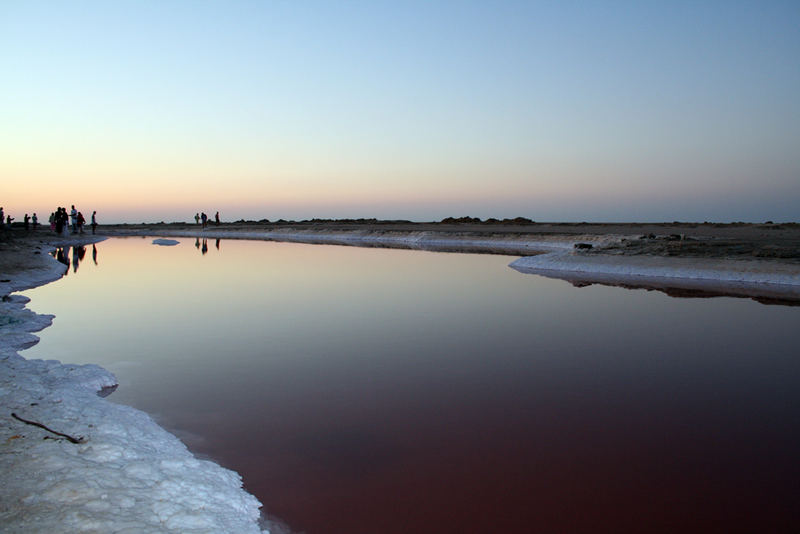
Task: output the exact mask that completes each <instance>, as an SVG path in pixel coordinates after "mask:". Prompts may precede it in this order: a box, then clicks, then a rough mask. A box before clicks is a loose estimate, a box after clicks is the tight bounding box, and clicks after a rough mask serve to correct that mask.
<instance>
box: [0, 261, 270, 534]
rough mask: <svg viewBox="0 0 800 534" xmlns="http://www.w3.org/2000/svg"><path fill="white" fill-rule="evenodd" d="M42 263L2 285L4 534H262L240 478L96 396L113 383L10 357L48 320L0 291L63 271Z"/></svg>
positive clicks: (108, 377) (85, 369)
mask: <svg viewBox="0 0 800 534" xmlns="http://www.w3.org/2000/svg"><path fill="white" fill-rule="evenodd" d="M47 257H48V258H50V257H49V256H47ZM50 260H52V261H45V262H44V264H45V265H43V266H42V268H40V269H34V270H31V271H28V272H26V273H24V274H23V275H21V276H16V277H14V278H13V279H12V280H10V281H9V282H5V286H4V288H3V290H4V293H3V295H4V298H3V300H2V302H0V407H2V417H0V421H2V422H0V447H1V449H0V450H1V451H2V454H0V470H1V471H2V472H3V482H4V483H3V484H2V485H0V502H2V507H0V525H2V530H3V531H4V532H118V533H156V532H160V533H163V532H174V533H187V534H188V533H197V534H200V533H203V534H212V533H220V532H236V533H245V534H247V533H253V534H257V533H258V534H260V533H262V532H269V531H268V530H263V531H262V529H261V527H260V526H259V519H260V512H259V508H260V506H261V504H260V503H259V502H258V500H257V499H256V498H255V497H254V496H252V495H250V494H249V493H247V492H245V491H244V490H243V489H242V480H241V477H240V476H239V474H237V473H235V472H233V471H230V470H228V469H224V468H222V467H221V466H219V465H217V464H216V463H214V462H210V461H206V460H199V459H197V458H195V457H194V455H193V454H192V453H191V452H190V451H189V450H188V449H187V448H186V446H185V445H184V444H183V443H182V442H181V441H180V440H179V439H178V438H176V437H175V436H174V435H172V434H170V433H169V432H167V431H166V430H164V429H163V428H161V427H160V426H159V425H157V424H156V423H155V421H153V419H152V418H150V416H149V415H147V414H146V413H144V412H142V411H139V410H136V409H134V408H131V407H128V406H122V405H119V404H114V403H112V402H109V401H107V400H105V399H103V398H101V397H99V396H98V394H97V393H98V392H99V391H101V390H103V389H104V388H108V387H113V386H114V385H115V384H116V378H115V377H114V376H113V375H112V374H111V373H110V372H108V371H106V370H105V369H103V368H101V367H99V366H97V365H91V364H90V365H69V364H62V363H61V362H59V361H56V360H46V361H45V360H27V359H25V358H23V357H22V356H20V355H19V351H21V350H23V349H25V348H27V347H29V346H31V345H32V344H34V343H36V342H37V341H38V338H37V337H36V336H34V335H33V334H32V332H36V331H39V330H41V329H42V328H45V327H47V326H48V325H50V323H51V321H52V319H53V316H52V315H40V314H36V313H34V312H32V311H31V310H28V309H26V308H25V305H26V304H27V303H28V302H29V299H28V298H27V297H25V296H22V295H8V292H7V290H8V289H11V290H12V291H18V290H22V289H26V288H31V287H35V286H37V285H41V284H44V283H47V282H48V281H52V280H56V279H58V278H60V277H61V276H62V275H63V272H64V271H65V270H66V266H65V265H63V264H61V263H59V262H57V261H56V260H55V259H53V258H50ZM11 414H14V416H12V415H11ZM25 421H30V422H36V423H40V424H42V425H45V426H46V427H47V429H45V428H42V427H39V426H34V425H31V424H28V423H26V422H25ZM56 432H57V433H56ZM65 435H66V436H70V437H71V438H73V439H74V440H75V441H78V443H73V442H71V441H69V440H68V439H67V438H66V437H64V436H65Z"/></svg>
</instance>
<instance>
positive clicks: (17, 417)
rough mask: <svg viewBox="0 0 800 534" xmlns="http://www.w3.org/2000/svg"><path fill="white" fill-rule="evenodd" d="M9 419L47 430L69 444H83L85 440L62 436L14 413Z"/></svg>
mask: <svg viewBox="0 0 800 534" xmlns="http://www.w3.org/2000/svg"><path fill="white" fill-rule="evenodd" d="M11 417H13V418H14V419H16V420H17V421H22V422H23V423H25V424H26V425H33V426H38V427H39V428H43V429H44V430H47V431H48V432H50V433H51V434H55V435H56V436H61V437H62V438H64V439H66V440H67V441H69V442H70V443H83V442H84V441H85V439H84V438H82V437H81V438H73V437H72V436H70V435H69V434H63V433H61V432H56V431H55V430H53V429H52V428H47V427H46V426H44V425H43V424H42V423H37V422H36V421H28V420H27V419H23V418H22V417H20V416H18V415H17V414H15V413H12V414H11Z"/></svg>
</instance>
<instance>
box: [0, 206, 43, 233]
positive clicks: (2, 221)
mask: <svg viewBox="0 0 800 534" xmlns="http://www.w3.org/2000/svg"><path fill="white" fill-rule="evenodd" d="M15 220H16V219H15V218H14V217H12V216H11V215H6V214H5V213H4V212H3V208H2V207H0V229H5V227H6V226H8V227H9V228H11V222H12V221H15ZM23 221H24V223H25V231H26V232H27V231H28V230H30V228H31V222H32V223H33V229H34V231H35V230H36V227H37V226H39V217H37V216H36V214H35V213H34V214H33V217H31V216H30V215H28V214H27V213H26V214H25V217H24V218H23Z"/></svg>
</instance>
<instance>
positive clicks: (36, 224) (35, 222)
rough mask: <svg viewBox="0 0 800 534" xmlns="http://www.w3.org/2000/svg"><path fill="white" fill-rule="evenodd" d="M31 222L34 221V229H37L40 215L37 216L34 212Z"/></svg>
mask: <svg viewBox="0 0 800 534" xmlns="http://www.w3.org/2000/svg"><path fill="white" fill-rule="evenodd" d="M31 222H33V231H34V232H35V231H36V227H37V226H39V217H37V216H36V213H34V214H33V217H31Z"/></svg>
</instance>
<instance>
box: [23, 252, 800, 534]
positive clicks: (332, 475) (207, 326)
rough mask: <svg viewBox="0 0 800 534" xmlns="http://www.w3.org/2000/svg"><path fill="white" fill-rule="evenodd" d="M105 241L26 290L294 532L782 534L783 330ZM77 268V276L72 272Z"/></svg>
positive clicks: (404, 256)
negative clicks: (59, 274)
mask: <svg viewBox="0 0 800 534" xmlns="http://www.w3.org/2000/svg"><path fill="white" fill-rule="evenodd" d="M151 241H152V240H151V239H150V238H148V239H139V238H129V239H113V240H109V241H105V242H102V243H99V244H98V245H96V250H94V251H93V250H92V246H91V245H90V246H89V247H87V249H85V252H84V254H83V259H82V260H81V261H80V263H79V264H78V265H77V270H74V267H75V265H74V261H73V260H74V258H75V254H76V252H77V251H72V250H70V251H69V252H70V260H69V261H70V271H69V274H68V275H67V276H66V277H65V278H64V279H63V280H61V281H58V282H56V283H53V284H49V285H47V286H44V287H41V288H38V289H35V290H31V291H27V292H26V294H27V295H28V296H30V297H31V298H32V299H33V301H32V302H31V305H30V306H31V308H32V309H34V310H35V311H37V312H40V313H53V314H55V315H56V319H55V321H54V325H53V326H52V327H51V328H49V329H47V330H45V331H43V332H42V333H41V342H40V343H39V345H38V346H36V347H34V348H32V349H30V350H28V351H26V352H24V353H23V355H25V356H26V357H28V358H48V359H54V358H55V359H60V360H62V361H65V362H73V363H98V364H100V365H102V366H104V367H106V368H107V369H109V370H111V371H112V372H114V373H115V374H116V375H117V377H118V379H119V382H120V387H119V389H118V390H117V391H116V392H115V393H114V394H113V395H111V397H109V400H112V401H115V402H120V403H124V404H130V405H133V406H135V407H137V408H140V409H142V410H145V411H147V412H149V413H150V414H152V415H153V416H154V417H155V419H156V420H157V421H158V422H159V423H160V424H161V425H162V426H164V427H166V428H167V429H169V430H170V431H172V432H173V433H175V434H177V435H178V436H179V437H181V439H183V440H184V442H185V443H186V444H187V445H188V446H189V447H190V448H191V449H192V450H193V451H195V452H196V453H198V454H201V455H207V456H210V457H212V458H214V459H215V460H217V461H218V462H220V463H221V464H223V465H224V466H226V467H229V468H231V469H235V470H236V471H238V472H239V473H241V474H242V475H243V477H244V482H245V487H246V488H247V489H248V490H249V491H250V492H252V493H254V494H255V495H256V496H257V497H258V498H259V499H260V500H261V501H262V502H263V503H264V506H265V508H266V509H267V511H268V513H269V514H271V515H274V516H277V517H279V518H281V519H283V520H284V521H285V522H286V523H287V524H288V525H289V526H290V527H291V528H292V529H293V530H294V531H305V532H307V533H308V534H338V533H348V534H360V533H364V534H366V533H370V534H374V533H378V534H391V533H401V532H402V533H409V532H426V533H427V532H435V533H450V532H452V533H472V532H498V533H500V532H502V533H517V532H519V533H522V532H525V533H528V532H710V531H713V532H723V531H724V532H733V531H760V532H782V531H787V532H788V531H791V530H795V531H796V529H797V528H798V527H800V507H799V506H798V502H800V500H798V499H800V482H798V481H800V458H799V455H798V453H799V452H800V349H798V346H799V344H798V341H800V308H797V307H795V308H792V307H782V306H765V305H762V304H758V303H756V302H753V301H750V300H745V299H734V298H715V299H674V298H670V297H667V296H665V295H663V294H660V293H655V292H646V291H629V290H625V289H620V288H609V287H599V286H590V287H584V288H576V287H572V286H571V285H569V284H568V283H566V282H563V281H558V280H550V279H546V278H541V277H538V276H533V275H525V274H521V273H518V272H516V271H514V270H512V269H510V268H508V267H507V264H508V263H509V262H510V261H511V260H512V258H509V257H503V256H489V255H469V254H443V253H430V252H419V251H405V250H385V249H370V248H352V247H336V246H315V245H300V244H288V243H268V242H247V241H231V240H223V241H222V242H219V243H217V242H216V241H214V240H209V241H208V242H207V243H206V245H205V246H204V245H203V243H202V241H200V242H196V241H195V240H194V239H183V240H180V244H179V245H177V246H174V247H159V246H154V245H152V244H151ZM93 256H94V257H93Z"/></svg>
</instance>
